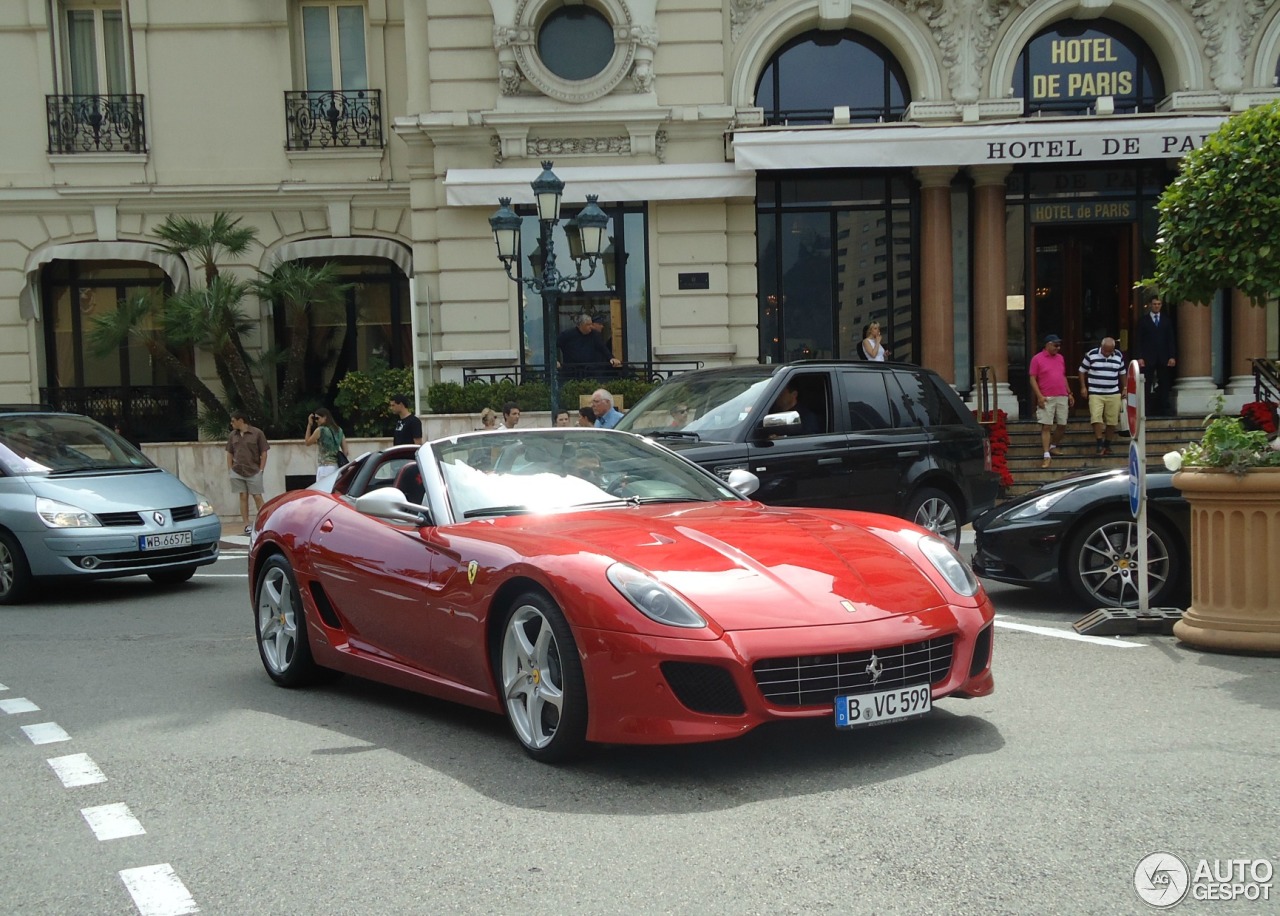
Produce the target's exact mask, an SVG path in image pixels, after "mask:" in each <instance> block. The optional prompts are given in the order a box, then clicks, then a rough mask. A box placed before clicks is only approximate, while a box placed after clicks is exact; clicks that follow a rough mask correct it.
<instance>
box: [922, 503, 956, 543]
mask: <svg viewBox="0 0 1280 916" xmlns="http://www.w3.org/2000/svg"><path fill="white" fill-rule="evenodd" d="M912 521H913V522H915V523H916V524H917V525H919V526H920V527H921V528H928V529H929V530H930V531H932V532H933V533H934V534H937V535H939V536H940V537H942V538H943V539H945V540H946V541H947V542H948V543H950V544H952V545H955V544H957V543H959V541H958V540H957V537H958V535H959V533H960V523H959V520H958V519H957V518H956V513H955V510H954V509H952V508H951V503H949V502H947V500H945V499H943V498H942V497H940V496H930V497H929V498H928V499H926V500H925V501H924V502H922V503H921V504H920V508H919V509H917V510H916V517H915V518H913V519H912Z"/></svg>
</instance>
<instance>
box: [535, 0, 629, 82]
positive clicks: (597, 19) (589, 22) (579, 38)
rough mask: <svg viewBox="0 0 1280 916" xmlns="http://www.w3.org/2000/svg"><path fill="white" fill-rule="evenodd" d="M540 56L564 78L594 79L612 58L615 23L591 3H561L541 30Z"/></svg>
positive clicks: (539, 40)
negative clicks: (577, 4) (580, 4)
mask: <svg viewBox="0 0 1280 916" xmlns="http://www.w3.org/2000/svg"><path fill="white" fill-rule="evenodd" d="M538 56H539V57H540V58H541V59H542V64H543V66H544V67H546V68H547V69H548V70H549V71H551V72H552V73H554V74H555V75H556V76H558V77H560V78H561V79H564V80H587V79H591V77H593V76H595V75H596V74H598V73H601V72H603V71H604V69H605V67H607V66H609V61H610V60H612V59H613V26H612V25H610V24H609V20H608V19H606V18H605V17H604V16H602V15H600V13H598V12H596V11H595V10H593V9H592V8H591V7H589V6H562V7H560V9H558V10H556V11H555V12H554V13H552V14H551V15H550V16H548V17H547V19H546V21H545V22H543V24H542V28H541V29H539V30H538Z"/></svg>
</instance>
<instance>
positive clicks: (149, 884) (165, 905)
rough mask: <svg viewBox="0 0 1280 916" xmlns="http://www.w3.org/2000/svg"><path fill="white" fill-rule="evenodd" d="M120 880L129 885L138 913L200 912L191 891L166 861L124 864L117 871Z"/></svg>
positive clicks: (156, 915) (152, 915)
mask: <svg viewBox="0 0 1280 916" xmlns="http://www.w3.org/2000/svg"><path fill="white" fill-rule="evenodd" d="M120 880H121V881H123V882H124V886H125V888H126V889H128V891H129V896H130V897H132V898H133V905H134V906H136V907H137V908H138V913H139V914H140V916H184V914H186V913H199V912H200V907H198V906H196V902H195V899H194V898H192V896H191V893H190V891H188V890H187V887H186V885H185V884H183V883H182V881H181V880H180V879H179V878H178V875H177V873H176V872H175V871H174V870H173V866H172V865H170V864H169V863H168V862H166V863H165V864H163V865H148V866H146V867H145V868H126V869H125V870H124V871H122V872H120Z"/></svg>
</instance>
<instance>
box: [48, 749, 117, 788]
mask: <svg viewBox="0 0 1280 916" xmlns="http://www.w3.org/2000/svg"><path fill="white" fill-rule="evenodd" d="M45 763H47V764H49V766H51V767H52V768H53V772H54V773H56V774H57V776H58V778H59V779H61V780H62V784H63V785H64V786H66V787H67V788H68V789H74V788H76V787H77V786H92V785H95V784H97V783H100V782H106V781H107V777H106V776H105V775H104V774H103V772H102V770H100V769H99V768H98V765H97V764H96V763H94V762H93V758H92V757H90V756H89V755H88V754H68V755H67V756H65V757H50V758H49V759H48V760H46V761H45Z"/></svg>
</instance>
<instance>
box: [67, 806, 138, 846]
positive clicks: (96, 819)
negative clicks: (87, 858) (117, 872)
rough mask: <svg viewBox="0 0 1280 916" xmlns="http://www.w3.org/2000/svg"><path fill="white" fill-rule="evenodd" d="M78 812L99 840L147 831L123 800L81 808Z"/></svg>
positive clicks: (113, 838) (115, 838) (116, 838)
mask: <svg viewBox="0 0 1280 916" xmlns="http://www.w3.org/2000/svg"><path fill="white" fill-rule="evenodd" d="M80 813H81V814H83V815H84V819H85V820H86V821H88V822H89V828H90V829H91V830H92V831H93V833H94V835H95V836H96V837H97V838H98V839H99V840H118V839H120V838H121V837H127V836H141V835H142V834H144V833H146V832H147V831H145V830H143V829H142V822H141V821H139V820H138V819H137V818H136V817H134V816H133V812H132V811H130V810H129V806H128V805H126V804H124V803H123V802H117V803H116V804H113V805H96V806H94V807H92V808H81V809H80Z"/></svg>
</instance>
